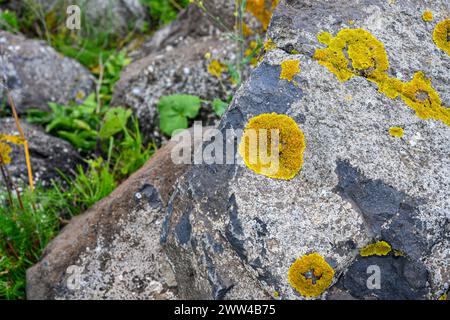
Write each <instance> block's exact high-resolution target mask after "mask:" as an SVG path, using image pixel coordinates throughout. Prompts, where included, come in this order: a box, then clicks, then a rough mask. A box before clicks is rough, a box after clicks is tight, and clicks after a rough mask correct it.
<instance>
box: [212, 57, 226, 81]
mask: <svg viewBox="0 0 450 320" xmlns="http://www.w3.org/2000/svg"><path fill="white" fill-rule="evenodd" d="M226 68H227V67H226V65H224V64H222V63H220V61H219V60H215V59H214V60H211V62H210V63H209V65H208V72H209V73H210V74H212V75H213V76H215V77H216V78H220V77H221V75H222V73H223V72H224V71H225V70H226Z"/></svg>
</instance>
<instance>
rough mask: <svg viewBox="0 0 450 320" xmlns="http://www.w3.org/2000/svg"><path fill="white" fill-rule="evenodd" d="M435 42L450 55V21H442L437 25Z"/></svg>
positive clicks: (434, 34) (434, 33)
mask: <svg viewBox="0 0 450 320" xmlns="http://www.w3.org/2000/svg"><path fill="white" fill-rule="evenodd" d="M433 40H434V43H435V44H436V46H437V47H438V48H439V49H441V50H443V51H445V52H447V54H448V55H450V19H447V20H444V21H441V22H439V23H438V24H437V25H436V27H435V28H434V32H433Z"/></svg>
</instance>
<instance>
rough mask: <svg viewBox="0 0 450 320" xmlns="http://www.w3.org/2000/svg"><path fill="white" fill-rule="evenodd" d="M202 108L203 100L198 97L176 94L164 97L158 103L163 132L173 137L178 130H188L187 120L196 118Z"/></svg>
mask: <svg viewBox="0 0 450 320" xmlns="http://www.w3.org/2000/svg"><path fill="white" fill-rule="evenodd" d="M200 106H201V100H200V98H199V97H198V96H193V95H187V94H176V95H171V96H165V97H162V98H161V99H160V100H159V102H158V111H159V118H160V121H159V124H160V128H161V131H162V132H163V133H165V134H167V135H171V134H172V132H173V131H175V130H176V129H185V128H187V125H188V120H187V118H190V119H193V118H195V117H196V116H197V115H198V111H199V110H200Z"/></svg>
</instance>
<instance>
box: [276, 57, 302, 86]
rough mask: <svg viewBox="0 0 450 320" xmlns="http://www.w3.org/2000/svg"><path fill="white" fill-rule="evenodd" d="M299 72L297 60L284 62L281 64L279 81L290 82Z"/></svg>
mask: <svg viewBox="0 0 450 320" xmlns="http://www.w3.org/2000/svg"><path fill="white" fill-rule="evenodd" d="M299 72H300V61H299V60H285V61H283V62H282V63H281V74H280V79H286V80H288V81H292V79H294V76H295V75H296V74H298V73H299Z"/></svg>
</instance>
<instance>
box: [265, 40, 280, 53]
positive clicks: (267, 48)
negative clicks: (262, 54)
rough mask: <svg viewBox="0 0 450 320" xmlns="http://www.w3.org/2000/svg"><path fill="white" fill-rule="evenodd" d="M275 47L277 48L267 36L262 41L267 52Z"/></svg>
mask: <svg viewBox="0 0 450 320" xmlns="http://www.w3.org/2000/svg"><path fill="white" fill-rule="evenodd" d="M276 48H277V45H276V43H275V42H273V41H272V39H270V38H268V39H267V40H266V42H264V51H266V52H269V51H271V50H273V49H276Z"/></svg>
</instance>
